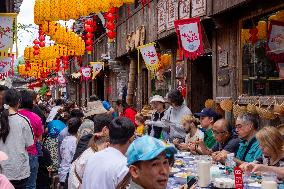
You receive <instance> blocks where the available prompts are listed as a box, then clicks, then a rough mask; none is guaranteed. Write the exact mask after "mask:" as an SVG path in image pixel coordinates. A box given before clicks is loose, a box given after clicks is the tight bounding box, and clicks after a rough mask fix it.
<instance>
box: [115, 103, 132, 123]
mask: <svg viewBox="0 0 284 189" xmlns="http://www.w3.org/2000/svg"><path fill="white" fill-rule="evenodd" d="M116 108H117V111H118V115H119V116H120V117H126V118H128V119H130V120H131V121H132V123H134V124H135V115H136V114H137V111H136V110H135V109H134V108H132V107H130V106H129V105H128V104H127V103H126V102H125V101H123V100H117V101H116ZM135 125H136V124H135Z"/></svg>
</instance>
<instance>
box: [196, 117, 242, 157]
mask: <svg viewBox="0 0 284 189" xmlns="http://www.w3.org/2000/svg"><path fill="white" fill-rule="evenodd" d="M212 133H213V136H214V138H215V140H216V144H215V145H214V146H213V147H212V148H211V149H208V148H207V147H206V146H205V145H204V143H200V145H199V146H198V147H197V150H196V151H197V153H199V154H203V155H212V158H213V160H215V161H220V162H224V160H225V159H226V157H227V154H229V153H234V154H236V153H237V151H238V148H239V143H240V139H239V138H237V137H234V135H233V132H232V126H231V125H230V123H229V122H228V121H227V120H226V119H223V118H222V119H219V120H217V121H216V122H215V123H214V124H213V126H212Z"/></svg>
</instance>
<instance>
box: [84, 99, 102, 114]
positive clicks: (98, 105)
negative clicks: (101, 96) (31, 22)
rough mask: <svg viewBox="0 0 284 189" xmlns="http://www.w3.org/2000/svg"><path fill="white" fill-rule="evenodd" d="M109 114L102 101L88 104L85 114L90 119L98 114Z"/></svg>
mask: <svg viewBox="0 0 284 189" xmlns="http://www.w3.org/2000/svg"><path fill="white" fill-rule="evenodd" d="M104 113H107V110H106V109H105V108H104V107H103V104H102V102H101V101H99V100H98V101H93V102H88V103H87V108H86V110H85V112H84V115H85V117H89V116H92V115H97V114H104Z"/></svg>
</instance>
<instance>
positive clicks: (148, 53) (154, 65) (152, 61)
mask: <svg viewBox="0 0 284 189" xmlns="http://www.w3.org/2000/svg"><path fill="white" fill-rule="evenodd" d="M138 50H139V51H140V52H141V54H142V57H143V60H144V61H145V65H146V67H147V69H148V70H151V71H156V70H157V69H158V68H159V67H160V62H159V59H158V55H157V52H156V49H155V43H149V44H147V45H144V46H140V47H138ZM139 51H138V53H139ZM138 63H139V61H138Z"/></svg>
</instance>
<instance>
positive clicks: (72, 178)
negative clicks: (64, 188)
mask: <svg viewBox="0 0 284 189" xmlns="http://www.w3.org/2000/svg"><path fill="white" fill-rule="evenodd" d="M94 155H95V151H94V150H93V149H92V148H88V149H87V150H85V151H84V152H83V153H82V154H81V155H80V156H79V157H78V158H77V159H76V160H75V161H74V162H73V163H72V165H71V168H70V171H69V177H68V189H79V188H80V185H81V183H80V181H79V179H78V178H77V176H78V177H80V179H81V180H83V179H82V178H83V174H84V171H85V168H86V164H87V161H88V159H90V158H91V157H93V156H94ZM75 172H76V173H77V175H76V173H75Z"/></svg>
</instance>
